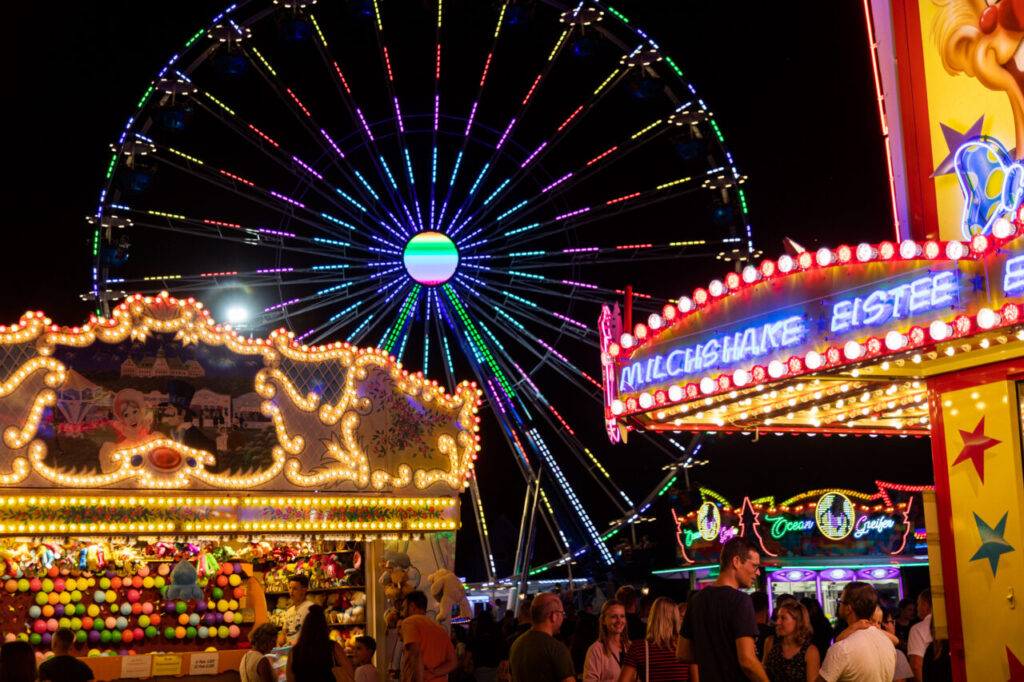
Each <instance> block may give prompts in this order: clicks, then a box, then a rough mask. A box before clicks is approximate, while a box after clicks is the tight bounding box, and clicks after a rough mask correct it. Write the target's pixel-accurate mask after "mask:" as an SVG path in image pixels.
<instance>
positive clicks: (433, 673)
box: [399, 590, 459, 682]
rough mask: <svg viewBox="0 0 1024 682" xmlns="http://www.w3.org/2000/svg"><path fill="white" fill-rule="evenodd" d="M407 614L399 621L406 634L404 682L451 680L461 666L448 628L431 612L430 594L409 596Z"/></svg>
mask: <svg viewBox="0 0 1024 682" xmlns="http://www.w3.org/2000/svg"><path fill="white" fill-rule="evenodd" d="M405 606H406V613H407V614H408V615H406V617H405V618H403V619H402V622H401V623H399V629H400V630H401V633H402V644H403V655H402V682H447V680H448V673H450V672H451V671H452V670H455V668H456V666H458V663H459V661H458V659H457V658H456V657H455V647H454V646H452V640H451V639H450V638H449V637H448V631H447V630H445V629H444V628H443V627H441V626H440V625H438V624H437V622H436V621H434V620H433V619H431V618H428V617H427V615H426V613H427V595H425V594H423V592H420V591H419V590H417V591H415V592H410V593H409V594H407V595H406V596H405Z"/></svg>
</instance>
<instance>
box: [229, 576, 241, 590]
mask: <svg viewBox="0 0 1024 682" xmlns="http://www.w3.org/2000/svg"><path fill="white" fill-rule="evenodd" d="M228 584H229V585H231V587H238V586H239V585H241V584H242V578H241V576H239V575H238V574H237V573H232V574H231V575H230V576H229V577H228Z"/></svg>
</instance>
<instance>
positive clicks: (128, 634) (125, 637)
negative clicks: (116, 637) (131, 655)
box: [121, 630, 135, 642]
mask: <svg viewBox="0 0 1024 682" xmlns="http://www.w3.org/2000/svg"><path fill="white" fill-rule="evenodd" d="M133 639H135V633H134V632H132V631H131V630H125V631H124V632H122V633H121V641H122V642H130V641H132V640H133Z"/></svg>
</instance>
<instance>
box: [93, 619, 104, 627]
mask: <svg viewBox="0 0 1024 682" xmlns="http://www.w3.org/2000/svg"><path fill="white" fill-rule="evenodd" d="M92 629H93V630H102V629H103V619H102V618H93V620H92Z"/></svg>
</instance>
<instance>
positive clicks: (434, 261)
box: [402, 232, 459, 286]
mask: <svg viewBox="0 0 1024 682" xmlns="http://www.w3.org/2000/svg"><path fill="white" fill-rule="evenodd" d="M402 261H403V262H404V263H405V269H406V270H408V271H409V276H410V277H412V278H413V279H414V280H416V281H417V282H419V283H420V284H426V285H427V286H434V285H436V284H444V283H445V282H447V281H448V280H449V279H451V278H452V275H454V274H455V269H456V268H458V266H459V250H458V249H457V248H456V247H455V242H453V241H452V240H451V239H450V238H449V237H448V235H444V234H441V233H440V232H420V233H419V234H416V235H413V238H412V239H410V240H409V243H408V244H406V245H405V252H404V253H403V254H402Z"/></svg>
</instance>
